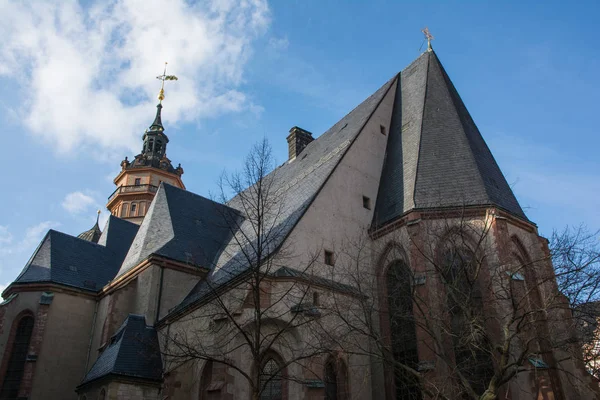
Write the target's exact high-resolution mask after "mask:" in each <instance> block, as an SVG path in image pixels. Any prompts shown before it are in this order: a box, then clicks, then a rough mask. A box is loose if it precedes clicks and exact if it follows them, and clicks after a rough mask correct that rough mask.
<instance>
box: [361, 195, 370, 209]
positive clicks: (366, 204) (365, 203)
mask: <svg viewBox="0 0 600 400" xmlns="http://www.w3.org/2000/svg"><path fill="white" fill-rule="evenodd" d="M363 207H364V208H366V209H367V210H370V209H371V199H370V198H368V197H367V196H363Z"/></svg>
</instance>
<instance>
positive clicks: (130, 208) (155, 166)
mask: <svg viewBox="0 0 600 400" xmlns="http://www.w3.org/2000/svg"><path fill="white" fill-rule="evenodd" d="M157 79H159V80H160V81H161V88H160V92H159V93H158V104H157V106H156V116H155V117H154V122H152V125H150V127H149V128H148V129H146V131H145V132H144V135H143V136H142V140H143V145H142V152H141V153H140V154H138V155H136V156H135V157H134V159H133V160H131V161H130V160H129V159H128V158H127V157H125V159H124V160H123V161H122V162H121V172H120V173H119V175H117V177H116V178H115V180H114V182H115V185H117V188H116V190H115V191H114V192H113V193H112V194H111V195H110V196H109V197H108V203H107V205H106V208H108V209H109V210H110V212H111V214H113V215H115V216H117V217H120V218H124V219H127V220H130V221H131V222H135V223H141V222H142V220H143V218H144V216H145V215H146V210H147V209H148V207H149V206H150V202H151V201H152V199H153V198H154V195H155V194H156V191H157V190H158V187H159V186H160V184H161V182H167V183H169V184H171V185H173V186H176V187H179V188H181V189H185V186H184V184H183V182H182V181H181V175H183V168H181V164H179V165H178V166H177V167H173V164H172V163H171V160H169V159H168V158H167V143H169V138H168V137H167V135H166V134H165V128H164V126H163V123H162V108H163V105H162V101H163V100H164V99H165V90H164V87H165V81H176V80H177V77H176V76H175V75H167V63H165V70H164V71H163V74H162V75H159V76H157Z"/></svg>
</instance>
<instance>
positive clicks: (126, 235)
mask: <svg viewBox="0 0 600 400" xmlns="http://www.w3.org/2000/svg"><path fill="white" fill-rule="evenodd" d="M139 228H140V226H139V225H138V224H134V223H133V222H129V221H127V220H124V219H121V218H118V217H115V216H114V215H110V216H109V217H108V220H107V221H106V225H105V226H104V232H102V235H101V236H100V239H99V240H98V244H100V245H102V246H105V247H108V248H109V249H110V250H112V251H113V252H114V253H115V255H116V256H117V259H118V260H120V261H119V264H120V263H121V262H123V260H124V259H125V255H126V254H127V251H128V250H129V247H130V246H131V243H132V242H133V238H134V237H135V235H136V234H137V232H138V229H139Z"/></svg>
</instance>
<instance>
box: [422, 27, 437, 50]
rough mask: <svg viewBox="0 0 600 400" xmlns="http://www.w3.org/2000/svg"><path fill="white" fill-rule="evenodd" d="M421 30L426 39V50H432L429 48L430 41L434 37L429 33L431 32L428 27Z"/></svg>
mask: <svg viewBox="0 0 600 400" xmlns="http://www.w3.org/2000/svg"><path fill="white" fill-rule="evenodd" d="M421 32H423V35H425V39H427V51H431V50H433V49H432V48H431V41H432V40H433V39H434V37H433V35H432V34H431V32H429V28H428V27H425V28H423V29H421Z"/></svg>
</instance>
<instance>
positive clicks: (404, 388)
mask: <svg viewBox="0 0 600 400" xmlns="http://www.w3.org/2000/svg"><path fill="white" fill-rule="evenodd" d="M386 278H387V279H386V280H387V301H388V313H389V322H390V333H391V344H392V354H393V357H394V360H395V362H396V363H398V364H403V365H406V366H408V367H410V368H412V369H414V370H418V364H419V354H418V352H417V332H416V326H415V319H414V317H413V296H412V286H411V275H410V271H409V269H408V266H407V265H406V264H405V263H404V262H400V261H397V262H394V263H393V264H392V265H391V266H390V267H389V269H388V272H387V276H386ZM394 382H395V386H396V399H397V400H420V399H421V398H422V394H421V388H420V387H419V384H418V381H417V379H416V378H415V377H414V376H412V375H411V374H410V373H408V372H406V370H405V369H403V368H399V367H397V368H395V369H394Z"/></svg>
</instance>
